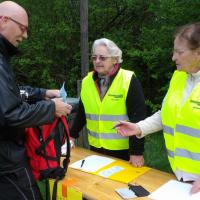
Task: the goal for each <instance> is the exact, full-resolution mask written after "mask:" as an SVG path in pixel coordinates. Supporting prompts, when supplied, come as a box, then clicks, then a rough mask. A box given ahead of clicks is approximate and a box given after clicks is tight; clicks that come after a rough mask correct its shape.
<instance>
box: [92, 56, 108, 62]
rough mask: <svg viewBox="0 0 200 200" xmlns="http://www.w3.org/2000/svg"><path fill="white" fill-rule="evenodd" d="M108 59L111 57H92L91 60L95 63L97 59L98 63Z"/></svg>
mask: <svg viewBox="0 0 200 200" xmlns="http://www.w3.org/2000/svg"><path fill="white" fill-rule="evenodd" d="M108 58H111V56H101V55H100V56H92V57H91V59H92V61H97V59H99V61H106V60H107V59H108Z"/></svg>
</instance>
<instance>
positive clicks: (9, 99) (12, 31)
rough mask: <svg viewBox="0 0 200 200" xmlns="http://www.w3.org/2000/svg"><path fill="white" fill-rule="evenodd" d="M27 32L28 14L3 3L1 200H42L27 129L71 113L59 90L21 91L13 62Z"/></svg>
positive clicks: (0, 11) (0, 6) (0, 8)
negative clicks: (30, 157)
mask: <svg viewBox="0 0 200 200" xmlns="http://www.w3.org/2000/svg"><path fill="white" fill-rule="evenodd" d="M27 31H28V16H27V13H26V11H25V10H24V9H23V8H22V7H21V6H19V5H18V4H16V3H14V2H12V1H4V2H2V3H0V199H1V200H14V199H15V200H40V199H41V198H40V193H39V190H38V188H37V186H36V183H35V181H34V179H33V176H32V173H31V171H30V168H29V166H28V162H27V156H26V151H25V147H24V138H25V128H27V127H33V126H40V125H43V124H48V123H52V122H53V120H54V118H55V117H61V116H62V115H67V114H68V113H69V112H70V110H71V106H70V105H68V104H66V103H64V102H62V101H61V99H60V98H58V97H59V90H45V89H40V88H31V87H21V88H20V89H21V90H20V89H19V88H18V86H17V85H16V83H15V80H14V75H13V71H12V69H11V67H10V65H9V60H10V58H11V57H12V56H13V55H15V54H17V52H18V49H17V46H18V44H19V43H20V42H22V41H23V40H24V39H26V38H27V37H28V35H27ZM22 89H23V90H22ZM24 100H25V101H24ZM33 100H34V101H33ZM44 100H45V101H44ZM28 102H31V104H29V103H28Z"/></svg>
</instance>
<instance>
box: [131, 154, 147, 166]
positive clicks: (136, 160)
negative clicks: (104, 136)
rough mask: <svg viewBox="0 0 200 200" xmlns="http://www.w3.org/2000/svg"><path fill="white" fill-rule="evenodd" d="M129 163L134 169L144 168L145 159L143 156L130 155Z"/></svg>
mask: <svg viewBox="0 0 200 200" xmlns="http://www.w3.org/2000/svg"><path fill="white" fill-rule="evenodd" d="M129 163H130V164H132V165H133V166H134V167H142V166H143V165H144V157H143V156H142V155H141V156H136V155H130V160H129Z"/></svg>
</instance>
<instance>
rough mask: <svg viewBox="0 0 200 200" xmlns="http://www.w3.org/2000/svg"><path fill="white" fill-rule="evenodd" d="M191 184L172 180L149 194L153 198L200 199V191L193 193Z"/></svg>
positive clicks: (154, 199)
mask: <svg viewBox="0 0 200 200" xmlns="http://www.w3.org/2000/svg"><path fill="white" fill-rule="evenodd" d="M191 188H192V185H191V184H188V183H182V182H179V181H176V180H170V181H168V182H167V183H165V184H164V185H162V186H161V187H160V188H158V189H157V190H156V191H154V192H152V193H151V194H150V195H149V198H151V199H153V200H169V199H171V200H200V192H199V193H196V194H193V195H191V194H190V190H191Z"/></svg>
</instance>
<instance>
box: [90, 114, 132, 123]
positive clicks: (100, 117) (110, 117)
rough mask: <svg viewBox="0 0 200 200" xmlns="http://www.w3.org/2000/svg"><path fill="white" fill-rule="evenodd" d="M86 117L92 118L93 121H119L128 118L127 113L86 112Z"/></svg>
mask: <svg viewBox="0 0 200 200" xmlns="http://www.w3.org/2000/svg"><path fill="white" fill-rule="evenodd" d="M86 119H90V120H94V121H99V120H101V121H114V122H116V121H119V120H128V116H127V115H93V114H86Z"/></svg>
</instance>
